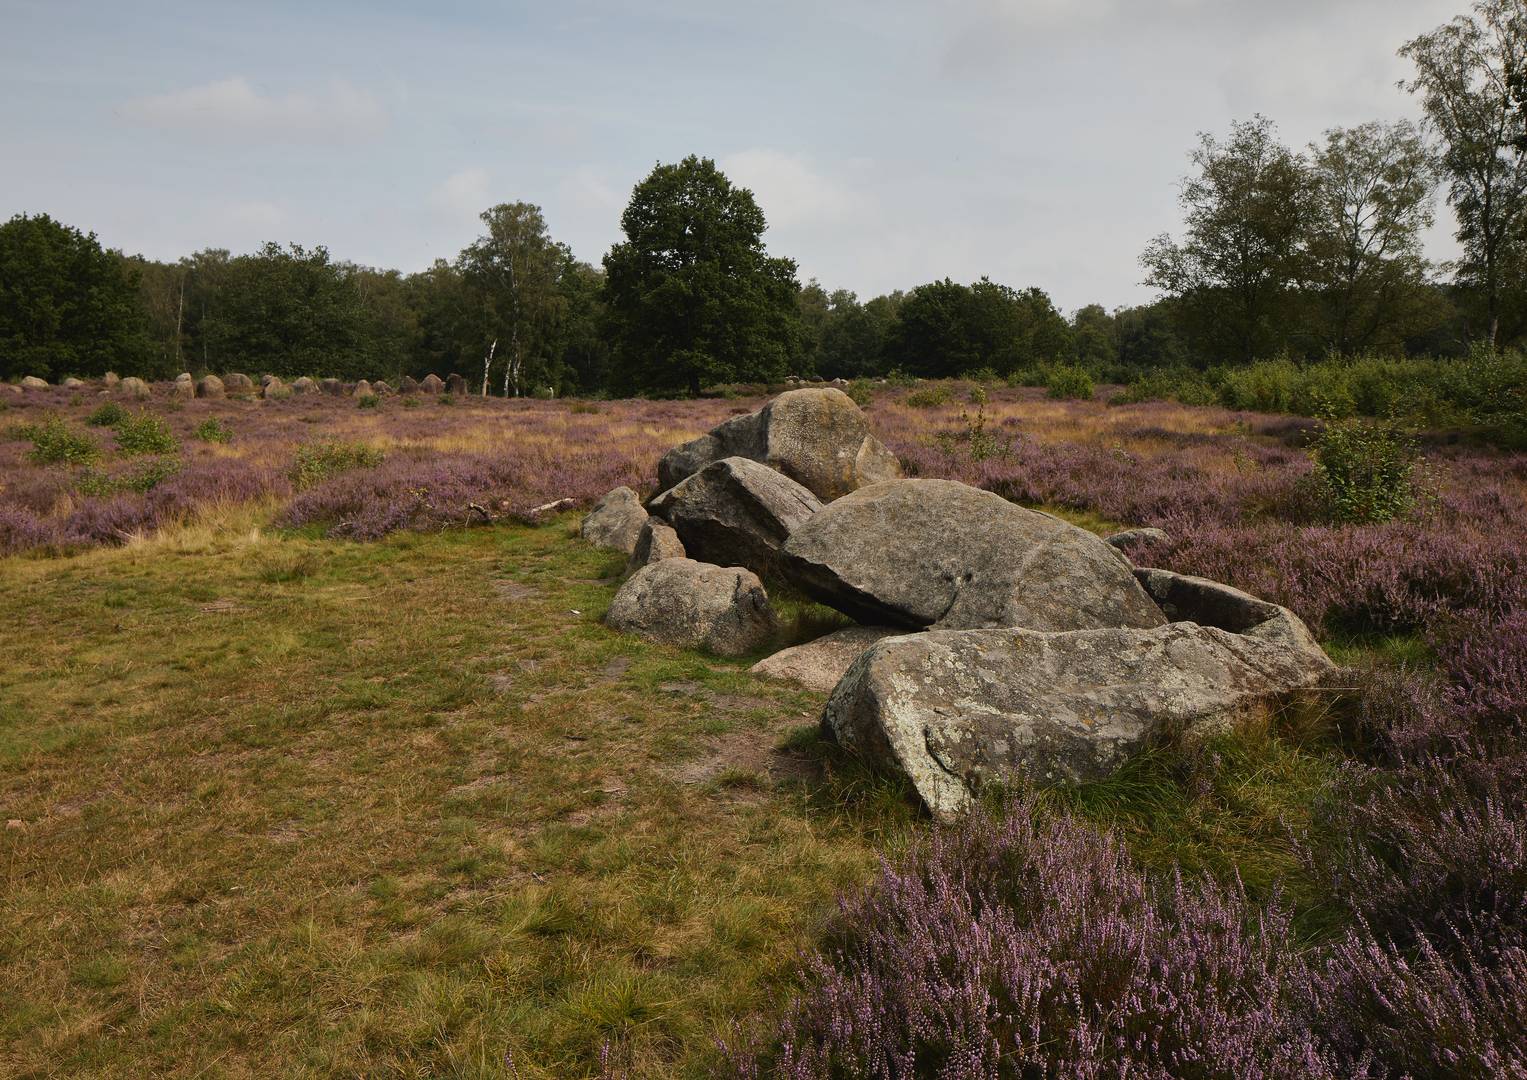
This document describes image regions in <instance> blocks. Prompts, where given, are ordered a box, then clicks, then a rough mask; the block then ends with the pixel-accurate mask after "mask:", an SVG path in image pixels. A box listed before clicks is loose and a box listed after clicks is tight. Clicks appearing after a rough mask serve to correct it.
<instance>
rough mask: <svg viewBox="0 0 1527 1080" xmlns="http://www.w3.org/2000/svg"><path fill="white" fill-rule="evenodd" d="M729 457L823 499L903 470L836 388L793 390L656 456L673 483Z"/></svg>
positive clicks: (661, 478) (663, 478)
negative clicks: (776, 474) (744, 460)
mask: <svg viewBox="0 0 1527 1080" xmlns="http://www.w3.org/2000/svg"><path fill="white" fill-rule="evenodd" d="M727 457H745V458H750V459H752V460H753V461H757V462H760V463H762V464H764V465H768V466H769V467H771V468H773V469H777V470H778V471H779V472H782V473H784V474H785V475H786V476H788V477H789V478H790V479H792V480H794V481H795V482H796V483H798V484H800V485H801V486H802V487H805V488H806V489H807V490H809V491H810V492H811V493H812V494H814V495H816V496H817V498H819V499H821V500H822V501H823V502H830V501H831V500H833V499H836V498H838V497H839V496H842V495H846V494H848V492H850V491H854V490H856V489H858V488H861V487H864V486H865V485H866V484H873V483H877V482H879V481H882V480H891V479H894V478H896V477H898V476H900V475H901V464H900V463H899V462H898V461H897V460H896V455H894V454H892V453H891V452H890V451H889V450H887V449H886V448H885V446H884V445H882V444H881V442H880V440H879V439H877V438H875V436H873V435H871V434H870V431H869V423H868V421H866V420H865V417H864V413H863V412H862V411H861V410H860V409H859V406H858V405H855V404H854V401H853V399H852V398H850V397H849V396H848V395H847V394H845V393H843V391H841V390H835V389H832V388H831V387H821V388H810V389H803V390H788V391H786V392H785V393H783V394H781V395H779V397H777V398H775V399H774V400H773V401H771V402H769V403H768V404H767V405H765V406H764V407H763V408H762V409H760V410H759V411H758V412H756V413H750V414H748V415H745V416H734V417H732V418H731V419H730V420H727V421H726V422H725V423H722V424H720V425H718V426H717V427H715V428H713V429H712V430H711V431H710V433H709V434H706V435H702V436H700V437H699V438H698V439H694V440H692V441H691V442H688V443H685V444H684V445H682V446H677V447H674V448H673V449H672V450H670V451H669V452H668V453H667V454H665V455H663V458H662V460H661V461H659V462H658V483H659V485H660V486H661V487H662V488H664V489H667V488H670V487H673V486H674V485H675V484H677V483H679V482H680V481H682V480H684V479H685V478H686V477H689V476H691V475H693V474H694V473H697V472H699V471H700V470H701V469H703V468H704V467H705V466H706V465H708V464H710V463H711V462H713V461H719V460H721V459H722V458H727Z"/></svg>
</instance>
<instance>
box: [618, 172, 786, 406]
mask: <svg viewBox="0 0 1527 1080" xmlns="http://www.w3.org/2000/svg"><path fill="white" fill-rule="evenodd" d="M764 225H765V222H764V215H763V212H762V211H761V210H760V209H759V208H758V204H757V203H756V202H755V201H754V199H753V194H752V192H750V191H748V190H747V189H746V188H737V187H733V186H732V184H731V182H730V181H728V180H727V178H726V177H725V176H724V175H723V174H722V173H721V171H720V170H719V169H717V168H716V164H715V162H713V161H711V160H710V159H708V158H698V157H694V156H690V157H687V158H685V159H684V160H683V161H682V162H680V163H679V164H677V165H659V166H657V167H656V168H655V169H653V170H652V173H651V174H650V175H649V176H648V177H647V178H646V179H645V180H643V181H642V182H641V183H639V184H638V185H637V186H636V189H635V190H634V191H633V192H632V194H631V202H630V204H629V205H628V206H627V207H626V211H625V213H624V214H622V215H621V228H622V229H623V230H624V232H625V237H626V238H625V239H624V240H623V241H621V242H620V243H618V244H616V245H615V246H614V247H613V248H611V249H610V252H609V254H608V255H606V256H605V259H604V266H605V275H606V282H605V302H606V305H607V311H608V319H609V326H610V332H611V337H612V341H613V344H614V354H615V370H616V372H617V378H618V379H619V381H620V382H621V384H622V385H623V386H624V387H625V388H626V389H632V390H640V391H646V392H653V393H684V392H687V393H690V394H699V392H700V390H701V389H702V387H703V386H706V385H714V384H717V383H731V382H760V381H777V380H779V379H782V378H783V377H784V376H785V375H786V374H788V373H789V370H790V367H791V365H792V364H793V363H794V362H795V360H796V358H797V357H798V356H799V355H800V353H801V321H800V312H799V310H798V309H797V306H796V293H797V290H798V288H799V285H798V284H797V282H796V278H795V264H794V263H793V262H792V261H790V260H789V259H779V258H772V257H770V256H769V255H768V254H767V253H766V252H765V250H764V246H763V232H764Z"/></svg>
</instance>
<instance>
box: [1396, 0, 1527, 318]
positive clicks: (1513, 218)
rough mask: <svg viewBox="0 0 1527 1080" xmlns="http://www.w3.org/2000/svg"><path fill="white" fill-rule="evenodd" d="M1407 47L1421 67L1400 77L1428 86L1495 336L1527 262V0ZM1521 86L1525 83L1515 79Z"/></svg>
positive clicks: (1414, 89) (1489, 5) (1469, 267)
mask: <svg viewBox="0 0 1527 1080" xmlns="http://www.w3.org/2000/svg"><path fill="white" fill-rule="evenodd" d="M1400 55H1401V56H1403V57H1406V58H1407V59H1409V60H1410V61H1411V62H1412V63H1413V64H1415V66H1416V74H1415V78H1413V79H1411V80H1409V81H1408V82H1403V83H1401V84H1400V85H1401V86H1403V87H1404V88H1405V89H1406V90H1408V91H1410V92H1411V93H1413V94H1419V95H1420V98H1421V104H1422V107H1423V108H1424V109H1425V111H1426V119H1427V123H1428V124H1429V126H1430V127H1431V129H1432V130H1433V131H1435V132H1436V134H1437V136H1438V137H1439V138H1440V139H1441V140H1442V144H1443V145H1442V168H1443V171H1444V172H1445V173H1446V176H1447V179H1448V202H1449V203H1451V204H1452V206H1453V209H1454V211H1455V212H1456V213H1457V215H1458V232H1457V236H1458V240H1459V243H1461V244H1462V245H1463V258H1462V259H1461V260H1460V261H1459V264H1458V270H1459V276H1460V278H1461V279H1462V280H1464V281H1465V282H1467V283H1469V284H1470V285H1472V286H1474V287H1475V288H1476V289H1478V290H1479V292H1480V294H1481V295H1482V297H1483V299H1484V318H1485V327H1486V336H1487V338H1488V340H1489V342H1490V344H1492V345H1493V344H1495V342H1496V338H1497V336H1498V334H1499V331H1500V318H1501V301H1502V294H1503V292H1504V290H1505V288H1506V286H1507V284H1508V281H1507V273H1508V272H1509V269H1510V268H1511V267H1514V266H1520V265H1523V264H1524V263H1527V260H1524V259H1523V257H1522V250H1521V249H1522V247H1523V245H1527V153H1523V147H1524V146H1527V110H1524V108H1523V106H1522V104H1521V101H1520V100H1519V99H1518V98H1517V97H1515V96H1513V95H1514V93H1515V92H1516V90H1517V89H1518V88H1519V86H1520V82H1521V80H1522V79H1523V75H1522V74H1521V72H1522V65H1523V63H1524V61H1523V60H1522V57H1523V55H1527V0H1479V2H1478V3H1476V4H1475V5H1474V10H1473V13H1472V14H1471V15H1460V16H1458V17H1457V18H1456V19H1454V20H1452V21H1451V22H1449V23H1445V24H1444V25H1442V26H1439V27H1437V29H1435V30H1433V31H1432V32H1431V33H1429V34H1422V35H1421V36H1420V37H1418V38H1416V39H1414V40H1413V41H1409V42H1407V43H1406V44H1405V46H1404V47H1403V48H1401V49H1400ZM1514 83H1515V84H1516V85H1515V86H1514V85H1513V84H1514Z"/></svg>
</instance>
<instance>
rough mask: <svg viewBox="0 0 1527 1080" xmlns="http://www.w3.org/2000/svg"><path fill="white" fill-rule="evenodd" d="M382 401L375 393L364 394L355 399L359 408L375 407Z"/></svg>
mask: <svg viewBox="0 0 1527 1080" xmlns="http://www.w3.org/2000/svg"><path fill="white" fill-rule="evenodd" d="M381 403H382V399H381V398H379V397H377V396H376V395H375V394H362V395H361V396H360V397H358V398H356V399H355V407H356V408H357V409H374V408H376V407H377V406H378V405H380V404H381Z"/></svg>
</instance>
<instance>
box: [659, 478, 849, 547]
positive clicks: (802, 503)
mask: <svg viewBox="0 0 1527 1080" xmlns="http://www.w3.org/2000/svg"><path fill="white" fill-rule="evenodd" d="M821 508H822V504H821V503H820V502H818V501H817V497H816V496H815V495H813V494H812V493H811V492H809V491H807V490H806V489H805V488H804V487H802V486H801V485H800V484H797V483H796V482H795V481H794V480H791V479H790V478H789V477H787V476H785V475H783V474H782V473H778V472H775V471H774V470H773V469H771V468H769V467H768V466H767V465H760V464H759V463H758V462H756V461H751V460H749V459H748V458H742V457H729V458H723V459H722V460H720V461H717V462H713V463H712V464H710V465H707V466H706V467H705V468H703V469H701V470H700V471H699V472H697V473H695V474H694V475H693V476H691V477H689V478H688V479H687V480H684V481H683V482H681V483H680V484H679V485H678V486H676V487H673V488H670V489H669V490H667V491H665V492H663V493H662V494H661V495H659V496H658V497H657V498H655V499H653V500H652V501H651V503H649V504H648V509H650V510H651V511H652V513H654V514H656V515H657V516H658V517H660V518H663V519H664V520H665V521H667V522H668V524H670V525H672V526H673V528H674V531H675V532H677V533H678V534H679V539H680V540H681V541H683V543H684V550H685V551H686V552H687V553H688V554H689V556H690V557H691V558H695V559H701V560H703V561H705V562H711V563H715V564H717V565H718V566H745V567H747V568H748V569H749V570H752V571H753V572H754V573H755V574H765V575H769V574H773V573H774V572H775V571H776V570H777V569H778V564H779V553H780V548H781V547H783V546H784V543H785V541H786V540H787V539H788V538H789V537H790V534H791V533H793V532H794V531H795V530H796V529H797V528H799V527H800V525H801V523H802V522H804V521H806V520H807V519H808V518H810V517H811V516H812V515H813V514H815V513H816V512H817V511H818V510H820V509H821Z"/></svg>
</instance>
